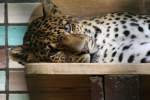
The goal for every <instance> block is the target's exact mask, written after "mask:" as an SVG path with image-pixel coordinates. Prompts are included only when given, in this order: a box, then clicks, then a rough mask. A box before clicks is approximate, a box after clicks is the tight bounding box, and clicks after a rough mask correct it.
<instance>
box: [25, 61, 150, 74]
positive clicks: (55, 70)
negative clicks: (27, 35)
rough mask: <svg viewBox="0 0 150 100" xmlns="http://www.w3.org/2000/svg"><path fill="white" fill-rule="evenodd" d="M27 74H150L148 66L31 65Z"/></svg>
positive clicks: (28, 65) (28, 66) (27, 67)
mask: <svg viewBox="0 0 150 100" xmlns="http://www.w3.org/2000/svg"><path fill="white" fill-rule="evenodd" d="M26 72H27V74H58V75H61V74H64V75H71V74H75V75H81V74H84V75H104V74H147V75H149V74H150V64H91V63H78V64H77V63H32V64H27V65H26Z"/></svg>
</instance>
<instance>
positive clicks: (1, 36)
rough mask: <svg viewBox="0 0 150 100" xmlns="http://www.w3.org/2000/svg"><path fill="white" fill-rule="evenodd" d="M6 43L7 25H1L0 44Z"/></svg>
mask: <svg viewBox="0 0 150 100" xmlns="http://www.w3.org/2000/svg"><path fill="white" fill-rule="evenodd" d="M4 45H5V26H0V46H4Z"/></svg>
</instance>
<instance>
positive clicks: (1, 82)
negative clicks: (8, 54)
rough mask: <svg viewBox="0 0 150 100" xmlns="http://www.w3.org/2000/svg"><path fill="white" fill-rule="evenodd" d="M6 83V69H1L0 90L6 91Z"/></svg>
mask: <svg viewBox="0 0 150 100" xmlns="http://www.w3.org/2000/svg"><path fill="white" fill-rule="evenodd" d="M5 83H6V73H5V71H0V91H5Z"/></svg>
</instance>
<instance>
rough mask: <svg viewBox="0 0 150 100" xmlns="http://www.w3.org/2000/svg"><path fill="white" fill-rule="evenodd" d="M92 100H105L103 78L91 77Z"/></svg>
mask: <svg viewBox="0 0 150 100" xmlns="http://www.w3.org/2000/svg"><path fill="white" fill-rule="evenodd" d="M90 80H91V82H92V84H91V100H104V89H103V77H102V76H101V77H100V76H99V77H98V76H96V77H90Z"/></svg>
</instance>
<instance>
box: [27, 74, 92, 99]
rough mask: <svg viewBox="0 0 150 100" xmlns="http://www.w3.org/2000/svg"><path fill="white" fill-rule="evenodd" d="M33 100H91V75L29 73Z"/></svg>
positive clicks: (28, 80)
mask: <svg viewBox="0 0 150 100" xmlns="http://www.w3.org/2000/svg"><path fill="white" fill-rule="evenodd" d="M27 83H28V89H29V92H30V99H31V100H41V99H43V100H70V99H71V100H90V98H91V82H90V80H89V76H78V75H77V76H64V75H61V76H57V75H56V76H53V75H27Z"/></svg>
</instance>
